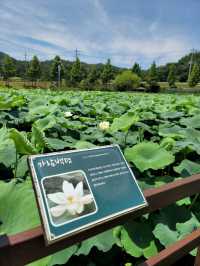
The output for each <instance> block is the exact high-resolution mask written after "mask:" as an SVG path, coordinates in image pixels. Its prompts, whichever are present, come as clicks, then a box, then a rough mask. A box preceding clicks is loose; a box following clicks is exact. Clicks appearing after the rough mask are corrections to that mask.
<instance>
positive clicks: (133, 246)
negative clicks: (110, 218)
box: [121, 221, 157, 258]
mask: <svg viewBox="0 0 200 266" xmlns="http://www.w3.org/2000/svg"><path fill="white" fill-rule="evenodd" d="M121 243H122V246H123V247H124V249H125V251H126V252H127V253H128V254H130V255H131V256H133V257H136V258H139V257H141V256H144V257H145V258H149V257H151V256H154V255H156V254H157V247H156V243H155V241H154V236H153V234H152V228H151V226H150V225H149V224H148V223H147V222H143V223H142V222H134V221H132V222H129V223H127V224H126V225H125V226H124V227H123V228H122V230H121Z"/></svg>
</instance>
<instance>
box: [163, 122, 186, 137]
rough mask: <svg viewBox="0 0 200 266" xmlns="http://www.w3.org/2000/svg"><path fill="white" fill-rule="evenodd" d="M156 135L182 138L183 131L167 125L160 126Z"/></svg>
mask: <svg viewBox="0 0 200 266" xmlns="http://www.w3.org/2000/svg"><path fill="white" fill-rule="evenodd" d="M158 134H159V135H160V136H162V137H170V138H184V129H183V128H181V127H179V126H177V125H175V126H170V125H167V124H164V125H162V124H161V125H160V126H159V130H158Z"/></svg>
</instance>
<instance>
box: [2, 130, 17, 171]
mask: <svg viewBox="0 0 200 266" xmlns="http://www.w3.org/2000/svg"><path fill="white" fill-rule="evenodd" d="M15 161H16V149H15V144H14V142H13V140H11V139H10V138H9V133H8V130H7V129H6V128H5V127H2V128H1V129H0V163H3V164H4V165H5V166H6V167H10V166H11V165H12V164H14V163H15Z"/></svg>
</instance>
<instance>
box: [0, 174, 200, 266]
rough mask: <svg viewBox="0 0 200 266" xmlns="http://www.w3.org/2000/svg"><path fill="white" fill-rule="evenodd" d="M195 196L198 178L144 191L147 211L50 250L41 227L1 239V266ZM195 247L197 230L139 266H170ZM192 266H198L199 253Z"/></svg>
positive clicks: (16, 265) (16, 264)
mask: <svg viewBox="0 0 200 266" xmlns="http://www.w3.org/2000/svg"><path fill="white" fill-rule="evenodd" d="M197 193H200V174H199V175H193V176H191V177H188V178H185V179H181V180H177V181H174V182H172V183H168V184H166V185H163V186H161V187H160V188H152V189H147V190H145V191H144V195H145V197H146V199H147V202H148V204H149V205H148V206H147V207H145V208H143V209H139V210H136V211H135V212H133V213H131V214H130V213H129V214H126V215H124V216H123V217H118V218H115V219H114V220H112V221H106V222H105V223H104V224H99V225H97V226H95V227H93V228H90V229H87V230H85V231H84V232H81V233H77V234H76V235H75V236H73V237H72V238H69V239H63V240H61V241H59V242H56V243H54V244H52V245H50V246H45V241H44V237H43V231H42V228H41V227H37V228H34V229H31V230H28V231H25V232H21V233H18V234H16V235H10V236H7V235H3V236H1V237H0V265H1V266H23V265H25V264H27V263H30V262H33V261H35V260H37V259H40V258H42V257H45V256H48V255H50V254H52V253H55V252H57V251H59V250H62V249H64V248H67V247H69V246H71V245H73V244H75V243H77V242H80V241H83V240H85V239H87V238H89V237H91V236H94V235H96V234H98V233H100V232H103V231H105V230H107V229H110V228H112V227H113V226H116V225H118V224H121V223H123V222H125V221H127V219H128V218H130V217H132V218H136V217H139V216H141V215H143V214H146V213H150V212H153V211H155V210H158V209H160V208H163V207H166V206H168V205H170V204H171V203H173V202H176V201H178V200H180V199H182V198H184V197H188V196H192V195H194V194H197ZM198 246H200V229H197V230H196V231H194V232H192V233H191V234H189V235H188V236H187V237H186V238H184V239H182V240H180V241H178V242H176V243H175V244H173V245H171V246H169V247H168V248H166V249H164V250H163V251H161V252H160V253H159V254H158V255H156V256H154V257H152V258H150V259H149V260H147V261H146V262H144V263H143V264H141V265H140V266H155V265H167V266H169V265H171V264H172V263H174V262H175V261H177V260H178V259H180V258H181V257H183V256H184V255H185V254H187V253H188V252H189V251H190V250H192V249H194V248H195V247H198ZM195 266H200V251H199V250H198V255H197V257H196V265H195Z"/></svg>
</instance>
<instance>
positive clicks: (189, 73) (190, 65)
mask: <svg viewBox="0 0 200 266" xmlns="http://www.w3.org/2000/svg"><path fill="white" fill-rule="evenodd" d="M194 52H195V50H194V49H192V50H191V58H190V62H189V72H188V81H189V78H190V75H191V72H192V65H193V59H194Z"/></svg>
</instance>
